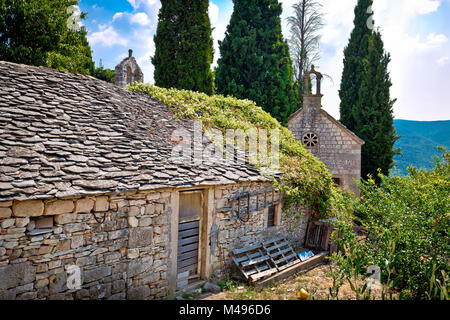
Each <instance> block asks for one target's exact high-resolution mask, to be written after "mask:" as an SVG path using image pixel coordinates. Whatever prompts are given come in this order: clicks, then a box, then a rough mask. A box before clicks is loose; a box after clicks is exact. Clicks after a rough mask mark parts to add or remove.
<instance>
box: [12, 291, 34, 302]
mask: <svg viewBox="0 0 450 320" xmlns="http://www.w3.org/2000/svg"><path fill="white" fill-rule="evenodd" d="M36 298H37V292H25V293H22V294H21V295H19V296H17V298H16V300H33V299H36Z"/></svg>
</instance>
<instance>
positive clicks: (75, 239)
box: [71, 236, 84, 249]
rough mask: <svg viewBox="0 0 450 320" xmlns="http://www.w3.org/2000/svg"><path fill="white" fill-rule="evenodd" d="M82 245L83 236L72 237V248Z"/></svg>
mask: <svg viewBox="0 0 450 320" xmlns="http://www.w3.org/2000/svg"><path fill="white" fill-rule="evenodd" d="M83 245H84V237H83V236H74V237H72V245H71V248H72V249H76V248H80V247H82V246H83Z"/></svg>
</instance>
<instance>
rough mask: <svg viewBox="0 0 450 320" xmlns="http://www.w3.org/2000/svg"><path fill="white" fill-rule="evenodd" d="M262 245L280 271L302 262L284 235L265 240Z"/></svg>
mask: <svg viewBox="0 0 450 320" xmlns="http://www.w3.org/2000/svg"><path fill="white" fill-rule="evenodd" d="M262 245H263V248H264V251H265V252H266V254H267V255H268V256H269V257H270V260H271V261H272V263H273V265H274V266H275V268H277V270H278V271H282V270H284V269H286V268H289V267H290V266H292V265H294V264H296V263H299V262H300V259H299V258H298V255H297V254H296V253H295V251H294V249H292V247H291V245H290V244H289V242H287V240H286V238H285V237H283V236H280V237H276V238H273V239H270V240H267V241H264V242H263V244H262Z"/></svg>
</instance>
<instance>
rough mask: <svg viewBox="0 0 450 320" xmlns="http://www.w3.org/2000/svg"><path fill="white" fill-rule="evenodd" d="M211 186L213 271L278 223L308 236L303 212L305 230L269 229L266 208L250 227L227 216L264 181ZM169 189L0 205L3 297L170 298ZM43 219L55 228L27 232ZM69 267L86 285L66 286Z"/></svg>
mask: <svg viewBox="0 0 450 320" xmlns="http://www.w3.org/2000/svg"><path fill="white" fill-rule="evenodd" d="M213 188H214V204H213V212H212V215H213V221H212V225H215V226H216V227H217V230H215V229H214V228H215V227H214V228H211V230H210V240H211V256H212V259H211V265H212V270H214V269H216V272H213V273H214V274H218V273H219V272H222V271H223V266H224V265H223V260H222V259H223V257H226V259H228V262H230V252H231V250H232V249H234V248H237V247H242V246H243V245H245V244H248V243H251V242H252V241H254V240H255V239H257V238H259V237H264V236H268V235H273V234H277V233H278V231H279V229H280V228H283V229H289V230H291V231H292V229H295V230H297V231H296V233H297V234H296V235H294V237H300V238H301V239H302V237H304V230H305V229H306V224H305V223H306V222H307V221H306V219H307V218H308V217H307V216H306V215H305V217H306V218H305V219H301V220H300V221H301V223H300V224H301V225H302V226H303V227H301V228H298V225H297V227H294V228H293V227H292V225H283V226H281V227H273V228H270V229H269V230H267V228H266V226H267V209H264V210H261V211H259V212H257V213H253V214H252V215H251V219H250V221H249V222H247V223H245V224H244V223H241V222H240V221H237V220H230V219H229V218H230V216H229V214H227V213H226V212H224V211H223V210H222V209H223V208H224V207H226V206H227V204H228V197H229V196H230V195H233V194H235V192H236V191H242V190H257V189H258V188H267V184H261V183H244V184H235V185H228V186H215V187H213ZM171 191H172V190H170V189H166V190H159V191H156V192H155V191H152V192H125V193H122V194H113V195H96V196H85V197H73V198H64V199H52V200H28V201H14V202H13V201H6V202H0V227H1V228H0V300H15V299H17V300H20V299H22V300H29V299H42V300H44V299H49V300H61V299H65V300H71V299H75V300H78V299H111V300H112V299H131V300H133V299H139V300H140V299H161V298H163V297H165V296H167V295H168V288H169V273H170V272H169V268H170V254H171V253H170V221H171V218H172V215H173V213H172V209H171V201H172V199H171V196H172V192H171ZM91 211H93V212H94V213H95V216H96V217H97V219H99V220H101V219H102V218H103V214H104V213H106V220H105V222H104V223H103V224H100V223H99V222H97V221H96V219H95V218H94V215H93V214H92V213H91ZM305 212H306V211H305ZM40 217H53V231H52V232H49V233H45V234H41V235H35V236H29V235H28V232H29V231H32V230H33V225H34V224H35V223H34V221H35V219H37V218H40ZM299 230H300V231H299ZM216 231H217V232H216ZM299 233H300V234H299ZM212 247H214V249H213V248H212ZM71 265H77V266H78V267H80V271H81V281H82V286H81V289H72V290H70V289H68V288H67V285H66V284H67V277H68V274H69V273H68V269H69V266H71ZM69 275H70V274H69Z"/></svg>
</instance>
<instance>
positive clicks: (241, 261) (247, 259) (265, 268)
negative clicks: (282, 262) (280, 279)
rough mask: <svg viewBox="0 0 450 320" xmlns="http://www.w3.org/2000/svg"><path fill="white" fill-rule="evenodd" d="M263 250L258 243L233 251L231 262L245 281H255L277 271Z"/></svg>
mask: <svg viewBox="0 0 450 320" xmlns="http://www.w3.org/2000/svg"><path fill="white" fill-rule="evenodd" d="M263 250H264V249H263V247H262V244H260V243H258V244H255V245H252V246H249V247H246V248H242V249H236V250H233V261H234V263H235V264H236V266H237V267H238V268H239V270H241V272H242V274H243V275H244V276H245V278H246V279H248V280H251V281H256V280H258V279H261V278H263V277H266V276H269V275H271V274H273V273H275V272H277V271H278V270H277V269H276V268H275V267H273V266H272V265H271V263H270V256H268V255H267V254H265V253H264V251H263Z"/></svg>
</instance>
